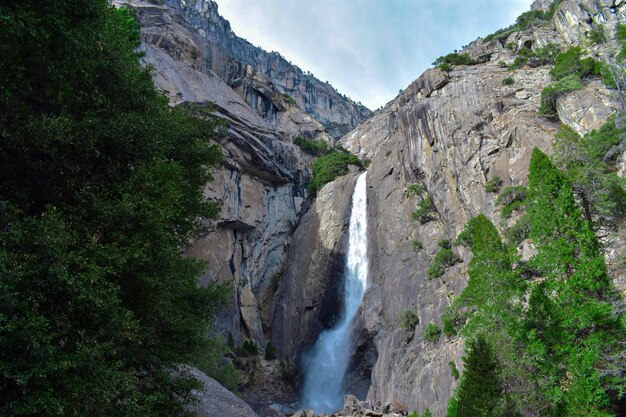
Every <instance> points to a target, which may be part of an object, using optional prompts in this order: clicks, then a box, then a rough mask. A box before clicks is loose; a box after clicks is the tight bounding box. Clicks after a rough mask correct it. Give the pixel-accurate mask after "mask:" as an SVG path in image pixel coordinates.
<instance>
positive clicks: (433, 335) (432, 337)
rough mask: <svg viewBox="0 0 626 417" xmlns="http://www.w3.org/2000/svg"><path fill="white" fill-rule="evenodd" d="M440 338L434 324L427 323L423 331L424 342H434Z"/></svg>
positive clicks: (439, 332) (438, 330)
mask: <svg viewBox="0 0 626 417" xmlns="http://www.w3.org/2000/svg"><path fill="white" fill-rule="evenodd" d="M440 336H441V329H440V328H439V326H437V325H436V324H435V323H428V326H426V328H425V329H424V340H426V341H428V342H436V341H437V340H439V337H440Z"/></svg>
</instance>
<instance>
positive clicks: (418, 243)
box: [411, 240, 423, 252]
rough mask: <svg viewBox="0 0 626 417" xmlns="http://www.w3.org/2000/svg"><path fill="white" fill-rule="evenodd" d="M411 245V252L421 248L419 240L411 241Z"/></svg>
mask: <svg viewBox="0 0 626 417" xmlns="http://www.w3.org/2000/svg"><path fill="white" fill-rule="evenodd" d="M411 245H412V246H413V252H417V251H418V250H420V249H422V248H423V245H422V242H421V241H419V240H414V241H413V242H411Z"/></svg>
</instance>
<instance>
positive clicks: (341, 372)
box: [301, 172, 368, 413]
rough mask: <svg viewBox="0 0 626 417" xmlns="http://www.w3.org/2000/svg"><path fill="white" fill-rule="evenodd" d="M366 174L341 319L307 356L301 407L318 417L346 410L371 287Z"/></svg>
mask: <svg viewBox="0 0 626 417" xmlns="http://www.w3.org/2000/svg"><path fill="white" fill-rule="evenodd" d="M366 174H367V172H364V173H363V174H361V175H359V178H358V179H357V182H356V186H355V187H354V193H353V194H352V213H351V214H350V230H349V241H348V258H347V261H346V266H345V290H344V299H343V312H342V315H341V319H340V320H339V322H338V323H337V324H336V325H335V327H333V328H331V329H327V330H324V331H323V332H322V333H321V334H320V336H319V338H318V339H317V341H316V342H315V345H314V346H313V348H312V349H311V350H310V351H308V352H307V353H306V354H305V355H304V356H303V365H304V370H305V371H304V372H305V379H304V386H303V390H302V398H301V403H302V406H303V407H305V408H311V409H313V410H315V411H316V412H318V413H331V412H333V411H337V410H339V409H341V408H342V407H343V396H344V392H343V382H344V377H345V374H346V371H347V369H348V364H349V362H350V351H351V348H352V335H351V329H352V327H351V323H352V319H353V318H354V316H355V314H356V312H357V309H358V308H359V304H360V303H361V299H362V298H363V294H364V293H365V287H366V285H367V268H368V266H367V195H366V194H367V193H366V181H365V177H366Z"/></svg>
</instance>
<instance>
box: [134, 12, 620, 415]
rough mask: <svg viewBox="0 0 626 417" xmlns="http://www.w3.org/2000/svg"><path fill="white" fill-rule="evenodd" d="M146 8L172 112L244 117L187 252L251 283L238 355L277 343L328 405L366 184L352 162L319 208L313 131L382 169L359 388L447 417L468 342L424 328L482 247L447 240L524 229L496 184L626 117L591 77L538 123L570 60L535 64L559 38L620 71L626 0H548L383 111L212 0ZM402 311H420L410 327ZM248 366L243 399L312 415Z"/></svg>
mask: <svg viewBox="0 0 626 417" xmlns="http://www.w3.org/2000/svg"><path fill="white" fill-rule="evenodd" d="M130 4H131V6H132V7H134V8H135V9H136V10H137V17H138V19H139V21H140V22H141V24H142V39H143V43H142V47H141V48H142V49H143V50H145V51H146V57H145V58H144V60H145V61H146V62H147V63H151V64H152V65H153V66H154V68H155V73H154V79H155V82H156V84H157V86H158V87H159V88H161V89H162V90H164V91H166V92H167V94H168V96H169V97H170V102H172V103H174V104H176V103H181V102H188V101H190V102H196V103H205V102H207V101H208V102H211V103H215V104H216V105H217V108H216V110H215V113H214V114H216V115H218V116H219V117H221V118H224V119H226V120H228V121H229V122H230V127H229V129H228V135H227V136H226V138H224V139H221V140H219V142H220V144H221V145H222V146H223V148H224V150H225V152H226V153H227V158H226V164H225V165H224V166H223V167H221V168H219V169H218V171H217V172H216V173H215V174H214V176H215V178H216V180H215V181H214V182H212V183H209V184H207V188H206V191H205V194H206V195H207V196H209V198H211V199H213V200H215V201H219V202H221V204H222V212H221V214H220V218H219V220H218V221H217V222H215V223H211V224H207V225H206V229H205V231H204V232H203V234H202V235H201V236H200V237H199V238H198V239H196V240H195V241H194V243H193V244H192V246H191V247H190V248H189V249H188V250H187V255H190V256H195V257H198V258H201V259H206V260H209V262H210V269H209V270H207V271H206V272H205V273H204V275H203V277H202V279H201V282H210V281H218V282H234V283H235V286H236V293H235V295H234V297H233V300H232V307H231V308H230V309H229V310H227V311H225V312H223V313H221V314H222V315H221V316H220V317H219V318H218V320H217V321H216V324H217V328H218V329H219V330H220V331H221V332H222V334H224V335H226V336H227V337H230V338H232V339H233V342H234V346H241V344H242V343H244V341H246V340H251V341H253V342H254V344H255V345H256V346H258V347H261V348H262V347H264V346H266V345H267V343H268V342H271V344H272V345H273V347H275V349H276V350H277V353H278V357H279V359H280V361H282V362H281V363H283V364H285V366H290V364H293V365H295V367H296V368H297V369H299V371H298V373H300V372H301V373H302V375H303V378H304V379H303V380H301V381H302V382H301V384H303V386H304V387H305V388H304V389H305V394H304V398H305V399H304V400H303V405H311V406H313V404H317V403H314V402H313V400H311V399H307V398H308V397H307V394H306V390H307V389H308V388H306V387H307V386H310V384H311V382H310V381H309V382H308V385H307V378H310V377H311V375H312V374H311V373H307V372H306V361H303V358H305V357H306V354H305V352H307V351H310V350H311V349H313V350H315V349H316V348H312V347H313V346H315V342H316V340H318V339H320V340H321V339H323V338H325V337H327V336H328V335H329V331H328V330H325V329H329V328H331V327H333V325H336V324H337V323H340V322H341V317H342V307H341V306H342V304H343V302H342V298H341V296H342V282H343V279H344V275H345V274H344V264H345V262H346V258H347V257H348V256H349V246H350V245H349V242H348V241H349V230H350V227H349V224H350V206H351V201H350V198H349V196H350V195H351V193H352V190H353V189H354V187H355V182H356V174H355V172H354V171H355V170H354V169H353V170H351V171H350V172H349V173H348V175H346V176H342V177H339V178H338V179H336V180H335V181H332V182H330V183H328V184H326V185H325V186H323V187H322V188H321V189H319V190H318V191H317V196H316V197H315V198H314V199H311V198H310V196H309V195H308V194H307V192H306V190H305V187H304V186H305V184H307V183H308V182H309V181H310V180H311V178H312V172H311V170H310V166H311V163H312V162H313V161H314V159H315V158H316V157H317V156H318V155H315V154H311V153H309V152H307V151H306V150H304V148H302V149H300V147H299V146H297V145H294V144H293V143H294V142H295V140H294V139H295V138H298V137H305V138H310V139H311V140H313V141H316V140H317V141H322V142H324V143H326V144H328V146H333V144H334V143H338V144H340V145H341V146H343V147H344V148H345V149H347V150H348V151H350V152H352V153H354V154H355V155H357V156H358V157H359V158H361V159H362V160H365V159H369V160H371V165H370V166H369V168H368V188H367V194H368V196H367V199H368V204H369V208H368V213H367V216H368V223H369V236H368V243H367V245H368V256H369V260H370V265H369V276H370V278H369V283H368V289H367V291H366V292H365V294H364V298H363V301H362V305H361V307H360V308H359V309H358V312H357V315H356V317H355V318H354V322H353V324H352V326H353V331H354V337H355V340H354V341H353V342H352V343H350V345H351V346H350V349H351V353H350V363H349V364H348V365H347V373H346V377H345V380H343V384H344V385H343V390H345V392H347V393H353V394H355V395H356V396H357V398H360V399H367V400H369V401H370V402H371V404H376V403H378V402H380V403H381V404H384V403H389V402H394V401H395V403H397V404H401V405H402V407H400V408H401V409H402V408H403V409H405V410H407V411H412V410H416V411H417V412H418V413H424V412H425V410H426V408H428V409H429V410H430V412H432V413H433V415H436V416H443V415H445V414H446V410H447V408H448V400H449V399H450V398H451V397H452V395H453V392H454V390H455V388H456V387H457V384H458V381H457V380H456V379H455V378H454V376H453V373H452V372H451V370H450V369H451V367H452V368H453V369H459V370H462V369H463V361H462V356H463V352H464V351H465V338H464V337H462V336H460V335H459V334H458V333H457V330H453V331H450V329H448V330H447V332H448V333H446V334H445V335H442V336H439V337H437V338H436V340H432V338H431V339H429V338H428V337H427V331H426V330H427V328H429V329H443V328H444V327H445V323H444V319H445V318H446V314H449V313H448V312H449V311H450V310H451V309H452V308H454V307H453V306H454V301H455V299H457V298H459V297H460V296H461V294H462V293H463V290H464V289H465V287H466V286H467V283H468V275H467V273H468V272H467V271H468V266H469V265H470V261H471V259H472V251H470V249H469V248H468V247H467V246H463V245H458V246H455V247H454V248H452V249H445V248H442V247H440V242H445V241H446V240H447V241H454V240H455V239H456V238H457V236H459V234H460V233H461V232H462V231H463V230H464V228H465V225H466V223H467V222H468V221H469V220H470V219H472V218H473V217H474V216H476V215H478V214H480V213H482V214H484V215H486V216H487V217H488V218H489V219H490V220H491V221H492V222H493V223H494V225H496V227H497V228H498V230H499V232H500V234H503V235H504V234H506V233H510V232H509V230H514V229H515V227H520V226H518V223H519V219H520V218H521V217H520V214H519V213H520V212H514V215H513V216H509V217H507V216H505V215H504V214H503V211H502V206H501V205H500V204H499V203H498V200H497V198H496V197H497V193H494V192H491V191H488V188H487V187H486V186H487V184H489V183H491V182H493V181H498V182H499V185H498V186H499V187H500V188H502V189H505V188H515V187H521V186H527V185H528V175H529V165H530V159H531V158H530V156H531V151H532V150H533V148H535V147H536V148H539V149H540V150H542V151H543V152H545V153H547V154H553V146H554V143H555V139H554V137H555V135H556V134H557V132H558V131H559V126H560V125H561V124H564V125H566V126H568V127H569V128H571V129H572V130H574V131H575V132H577V133H578V134H579V135H585V134H586V133H588V132H591V131H592V130H593V129H599V128H600V127H602V126H603V124H604V123H605V122H606V121H607V120H609V118H610V116H611V115H614V114H616V113H617V111H618V110H619V109H620V108H621V104H620V101H619V100H620V98H619V94H616V93H615V92H614V91H612V90H611V89H609V88H608V87H606V86H605V84H604V83H603V82H602V81H601V80H600V79H599V78H597V77H596V78H594V77H591V78H588V79H587V80H586V81H585V83H584V86H583V88H581V89H578V90H575V91H572V92H570V93H568V94H562V95H559V96H558V98H557V99H556V103H555V113H556V117H554V116H548V117H546V116H543V115H540V114H538V112H537V110H538V109H539V107H540V106H541V101H542V91H543V90H544V89H545V88H546V87H548V86H549V85H550V84H551V83H552V76H551V75H550V69H551V67H552V64H550V63H549V62H554V61H553V60H552V61H550V60H549V59H548V60H547V61H545V62H547V64H545V63H543V62H541V61H540V60H539V59H538V58H534V57H533V56H534V55H536V56H539V54H541V53H542V51H543V50H544V49H545V48H546V47H548V48H549V47H550V45H558V49H559V50H561V51H565V50H566V49H567V48H569V47H571V46H575V45H584V47H585V48H587V50H588V51H589V52H588V54H589V55H590V56H593V57H595V59H599V60H600V61H602V62H609V61H610V60H611V59H612V58H610V57H611V56H615V52H614V51H616V50H617V48H619V46H618V43H617V41H616V40H615V38H611V40H609V41H607V42H604V43H597V44H593V43H591V42H589V41H588V34H589V33H590V32H591V31H592V30H594V28H596V27H599V25H602V27H603V28H604V29H603V30H604V31H605V33H607V34H609V33H615V32H614V31H615V30H616V28H617V26H618V24H619V23H620V22H622V23H623V16H624V8H625V7H626V5H625V4H624V2H621V1H612V0H602V1H595V0H593V1H592V0H588V1H587V0H585V1H572V0H565V1H558V2H556V3H555V2H535V4H534V5H533V10H535V11H534V12H532V13H535V14H534V15H532V16H539V15H538V14H537V12H544V11H545V13H549V12H550V10H552V11H551V12H550V13H552V15H551V17H550V18H548V19H547V20H541V19H540V18H537V19H538V20H532V19H535V18H530V22H532V24H527V23H523V25H520V26H519V27H518V26H516V24H514V25H513V26H512V27H511V28H509V29H507V31H504V32H503V33H502V34H498V36H495V37H494V39H478V40H476V41H475V42H472V43H471V44H470V45H468V46H467V47H465V48H464V49H463V50H462V51H460V52H461V53H465V54H468V55H469V56H470V57H471V62H470V61H468V62H470V65H453V66H452V67H451V68H444V67H443V66H442V67H441V68H440V67H436V68H433V69H430V70H427V71H426V72H425V73H424V74H422V75H421V76H420V77H418V78H417V79H416V80H415V81H414V82H413V83H411V84H410V85H409V86H407V88H405V89H404V90H403V91H402V92H401V93H400V94H399V95H398V96H397V97H396V98H395V99H393V100H392V101H390V102H389V103H388V104H387V105H386V106H384V108H383V109H382V110H381V111H378V112H376V114H373V115H372V114H368V113H367V112H366V111H365V110H362V109H359V108H358V106H356V107H355V105H354V104H353V103H350V102H349V101H347V102H345V104H341V106H339V105H338V104H337V103H339V102H342V100H343V99H342V98H341V96H334V97H333V103H334V104H333V108H332V111H331V110H330V108H329V107H326V106H325V105H323V104H321V103H325V102H326V99H324V98H323V97H324V96H325V95H332V94H333V92H332V91H328V90H327V88H326V87H323V86H322V87H320V84H316V82H315V81H313V80H305V79H303V78H302V77H303V75H302V74H303V73H302V71H301V70H299V69H298V68H294V67H289V66H288V65H287V64H286V62H285V61H284V60H283V59H282V58H281V57H279V56H278V55H276V54H267V53H265V52H263V51H259V50H255V49H254V48H253V47H251V46H250V45H249V44H248V43H246V42H245V41H243V40H240V39H239V38H237V37H236V35H234V34H233V33H232V32H231V31H230V29H229V26H228V23H227V22H225V21H224V20H223V19H222V18H221V17H219V14H218V13H217V5H216V4H215V3H214V2H212V1H208V0H203V1H197V2H182V1H176V0H167V1H166V2H165V3H164V4H163V5H154V4H149V5H148V4H146V3H145V2H134V1H131V3H130ZM551 8H552V9H551ZM529 13H530V12H529ZM542 48H543V49H542ZM194 51H195V52H194ZM529 51H530V53H529ZM533 54H534V55H533ZM528 55H530V56H531V58H527V60H526V61H525V62H524V61H519V59H518V57H520V56H528ZM517 62H522V63H521V64H517ZM515 66H516V67H515ZM507 78H510V79H512V80H513V84H507V83H506V82H505V79H507ZM304 85H306V86H307V87H306V88H304ZM311 85H313V86H316V87H314V89H313V90H311V88H310V86H311ZM287 95H288V96H291V97H293V98H294V99H295V104H293V103H290V102H289V101H288V100H286V98H285V97H287ZM261 103H263V104H261ZM320 106H321V107H320ZM331 115H332V116H331ZM333 118H334V119H333ZM329 123H335V125H334V126H336V125H337V123H339V124H346V123H347V124H349V128H348V129H350V131H349V132H346V131H345V130H344V131H342V132H341V134H337V132H336V131H335V130H333V129H330V130H328V127H329V126H330V125H329ZM346 130H347V129H346ZM343 133H345V134H343ZM342 134H343V135H342ZM622 152H623V151H622ZM620 158H621V159H618V161H617V164H616V165H615V166H616V169H618V170H619V169H620V168H619V167H620V166H622V165H620V164H623V159H624V158H623V155H622V156H621V157H620ZM620 161H622V162H620ZM621 169H622V171H619V172H620V173H621V175H622V176H623V168H621ZM419 210H422V211H421V214H418V215H417V217H415V216H416V215H415V214H414V213H416V212H417V211H419ZM515 213H518V214H515ZM521 213H523V211H522V212H521ZM412 216H413V219H417V220H412ZM522 217H523V216H522ZM620 222H621V223H619V224H620V226H619V227H618V229H614V231H611V232H608V234H607V235H606V237H605V239H604V242H603V247H604V254H605V257H606V260H607V262H608V265H609V268H610V271H611V276H612V278H613V282H614V283H615V285H617V287H618V288H619V289H620V291H622V292H623V290H624V288H625V287H624V283H625V282H626V281H625V280H626V278H625V277H624V269H623V264H622V263H620V262H621V261H620V256H621V255H620V253H623V250H624V241H623V239H621V238H620V237H619V236H623V230H624V229H623V228H624V223H623V218H622V220H620ZM517 243H519V249H518V251H519V252H520V253H521V254H522V256H523V257H524V256H526V257H528V256H530V255H528V254H532V253H534V251H536V247H535V245H534V244H533V243H532V239H531V238H530V237H529V235H528V234H526V235H524V236H523V238H522V239H521V241H519V240H518V241H517ZM442 251H444V253H446V252H445V251H451V252H452V253H453V256H451V257H450V259H451V261H449V262H448V263H447V264H445V266H444V267H443V268H442V269H441V276H440V277H438V278H435V279H433V278H431V276H430V275H429V274H428V270H429V268H430V267H431V265H433V264H434V263H435V258H436V257H437V256H438V253H439V252H442ZM447 253H450V252H447ZM520 314H524V313H520ZM403 317H409V318H412V320H409V324H408V325H407V326H406V327H403V326H402V323H403V321H402V318H403ZM455 320H458V319H455ZM432 326H435V327H432ZM438 331H439V332H440V333H441V330H438ZM440 333H435V334H440ZM320 335H321V336H320ZM329 362H330V359H328V358H327V361H326V363H329ZM342 366H343V365H342ZM339 368H341V367H337V369H338V370H339ZM244 369H247V370H245V371H244V372H243V375H246V373H248V375H249V376H247V377H246V376H244V378H243V380H242V385H243V386H244V387H246V388H244V390H243V398H244V399H247V400H248V401H249V402H250V403H251V404H253V405H254V404H256V405H255V409H256V410H257V411H258V412H259V415H261V416H263V415H268V416H273V415H274V413H276V410H274V409H272V408H271V407H270V406H271V405H272V404H274V405H275V407H274V408H275V409H278V410H280V411H279V413H289V412H295V409H293V408H292V409H291V410H292V411H289V410H290V409H289V406H287V405H288V404H291V406H293V407H297V405H294V404H295V400H296V398H297V396H298V395H299V394H300V390H301V389H302V388H300V386H299V385H297V384H294V385H292V388H293V389H294V391H293V392H292V393H291V394H287V393H285V392H280V393H278V394H277V393H272V392H271V391H272V390H271V389H262V388H259V387H260V386H261V385H263V384H265V383H267V382H263V381H265V379H263V378H265V377H263V376H262V375H267V372H265V371H259V370H257V371H255V370H254V369H252V370H250V368H244ZM316 369H318V370H320V371H321V370H322V369H323V368H321V367H317V368H316ZM340 373H341V372H339V374H340ZM273 378H274V377H270V378H269V381H270V384H271V383H272V382H271V381H274V379H273ZM256 379H260V380H256ZM341 382H342V381H341V380H340V377H337V379H335V380H334V381H333V384H329V383H322V385H323V386H324V388H327V389H332V390H334V391H337V388H336V387H337V384H341ZM277 386H282V385H280V384H278V385H277ZM331 386H335V388H331ZM276 390H277V391H281V389H279V388H276ZM287 391H289V389H287ZM276 404H278V405H280V407H279V406H276ZM333 404H337V400H334V401H333ZM338 405H339V406H340V405H341V404H338ZM334 407H335V408H337V405H334ZM312 408H315V409H317V408H318V406H317V405H316V406H315V407H312ZM263 410H265V411H263ZM272 410H273V411H272ZM320 411H327V412H330V411H331V409H330V408H326V407H324V406H321V408H320V409H319V410H318V412H320ZM264 413H265V414H264ZM276 415H278V414H276Z"/></svg>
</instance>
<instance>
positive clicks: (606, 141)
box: [554, 116, 626, 228]
mask: <svg viewBox="0 0 626 417" xmlns="http://www.w3.org/2000/svg"><path fill="white" fill-rule="evenodd" d="M620 117H622V116H620ZM625 136H626V127H622V128H618V127H617V126H616V122H615V117H611V118H610V119H609V121H607V123H605V124H604V125H603V126H602V127H601V128H600V129H599V130H594V131H592V132H590V133H589V134H587V135H585V136H584V137H582V138H581V137H580V136H579V135H578V134H577V133H576V132H574V131H573V130H571V129H569V128H567V127H565V126H563V127H561V129H559V131H558V132H557V135H556V140H555V143H554V160H555V162H556V164H557V166H558V167H559V168H561V169H563V170H564V173H565V175H566V177H567V179H568V180H569V181H570V182H571V184H572V188H573V190H574V192H575V193H576V195H577V196H578V198H579V200H580V201H581V203H582V207H583V210H584V213H585V217H586V218H587V219H588V220H593V221H594V222H597V223H599V224H601V225H602V226H604V227H608V228H615V227H616V226H617V225H618V224H620V223H621V221H622V219H623V218H624V213H625V212H626V191H625V181H624V179H622V178H619V177H618V176H617V174H616V173H615V164H616V162H617V158H618V156H619V155H620V154H621V153H622V152H623V148H621V146H622V145H621V144H622V143H623V140H624V137H625Z"/></svg>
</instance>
